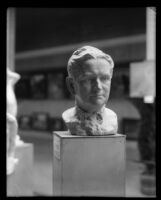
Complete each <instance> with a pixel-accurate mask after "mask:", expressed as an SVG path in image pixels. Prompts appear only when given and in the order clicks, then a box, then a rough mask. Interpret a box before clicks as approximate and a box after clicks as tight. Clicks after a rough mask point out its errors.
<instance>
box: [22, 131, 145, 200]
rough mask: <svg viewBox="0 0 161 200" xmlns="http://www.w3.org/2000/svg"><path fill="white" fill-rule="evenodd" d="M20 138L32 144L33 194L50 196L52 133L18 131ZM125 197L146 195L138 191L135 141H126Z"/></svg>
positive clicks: (139, 170) (139, 166)
mask: <svg viewBox="0 0 161 200" xmlns="http://www.w3.org/2000/svg"><path fill="white" fill-rule="evenodd" d="M19 135H20V137H21V139H22V140H23V141H24V142H26V143H32V144H33V145H34V195H35V196H52V156H53V155H52V147H53V145H52V142H53V140H52V134H50V133H47V132H40V131H39V132H38V131H21V130H20V131H19ZM126 150H127V151H126V197H146V195H143V194H142V193H141V192H140V181H139V174H140V173H141V171H142V170H143V165H142V163H139V162H137V161H138V159H139V152H138V149H137V143H136V141H126Z"/></svg>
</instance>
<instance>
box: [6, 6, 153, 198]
mask: <svg viewBox="0 0 161 200" xmlns="http://www.w3.org/2000/svg"><path fill="white" fill-rule="evenodd" d="M6 14H7V15H6V16H7V66H6V71H7V73H6V74H7V75H6V76H7V99H6V101H7V131H6V132H7V133H6V135H7V172H6V179H7V196H16V197H20V196H34V197H37V196H53V197H54V196H103V197H156V174H155V171H156V166H155V163H156V162H155V126H156V124H155V98H156V94H155V87H156V86H155V67H156V66H155V54H156V52H155V45H156V44H155V43H156V42H155V35H156V7H128V8H36V7H34V8H30V7H28V8H27V7H26V8H20V7H10V8H8V9H7V10H6ZM111 72H112V73H111ZM67 77H68V78H67Z"/></svg>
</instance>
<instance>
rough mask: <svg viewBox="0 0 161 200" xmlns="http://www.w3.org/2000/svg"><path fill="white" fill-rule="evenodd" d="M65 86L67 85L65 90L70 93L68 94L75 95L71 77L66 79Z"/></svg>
mask: <svg viewBox="0 0 161 200" xmlns="http://www.w3.org/2000/svg"><path fill="white" fill-rule="evenodd" d="M66 84H67V88H68V90H69V91H70V93H71V94H72V95H75V87H74V82H73V79H72V78H71V77H67V78H66Z"/></svg>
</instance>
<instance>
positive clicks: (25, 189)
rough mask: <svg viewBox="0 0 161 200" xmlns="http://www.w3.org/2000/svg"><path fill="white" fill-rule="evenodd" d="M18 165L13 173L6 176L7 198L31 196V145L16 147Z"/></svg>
mask: <svg viewBox="0 0 161 200" xmlns="http://www.w3.org/2000/svg"><path fill="white" fill-rule="evenodd" d="M15 157H16V158H18V160H19V161H18V163H17V165H16V166H15V171H14V172H13V173H12V174H10V175H7V196H14V197H19V196H33V144H30V143H24V144H22V145H21V146H18V147H16V151H15Z"/></svg>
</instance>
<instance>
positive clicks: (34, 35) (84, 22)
mask: <svg viewBox="0 0 161 200" xmlns="http://www.w3.org/2000/svg"><path fill="white" fill-rule="evenodd" d="M140 33H145V8H16V52H22V51H26V50H34V49H41V48H47V47H55V46H59V45H66V44H71V43H79V42H84V41H92V40H99V39H108V38H114V37H120V36H128V35H135V34H140Z"/></svg>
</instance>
